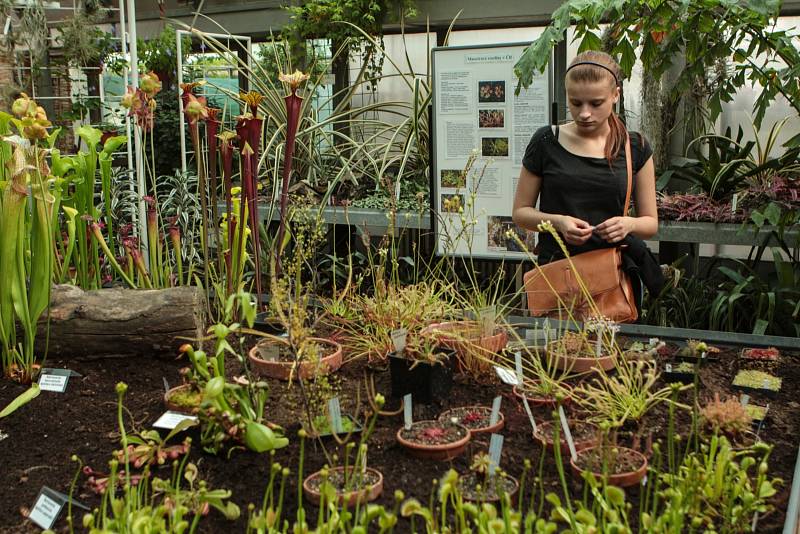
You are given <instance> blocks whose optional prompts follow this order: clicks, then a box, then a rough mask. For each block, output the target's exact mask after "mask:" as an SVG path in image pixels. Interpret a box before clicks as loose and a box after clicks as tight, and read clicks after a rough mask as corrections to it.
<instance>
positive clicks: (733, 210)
mask: <svg viewBox="0 0 800 534" xmlns="http://www.w3.org/2000/svg"><path fill="white" fill-rule="evenodd" d="M738 204H739V193H734V194H733V196H732V197H731V213H736V206H737V205H738ZM754 530H755V529H754Z"/></svg>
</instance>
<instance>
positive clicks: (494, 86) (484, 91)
mask: <svg viewBox="0 0 800 534" xmlns="http://www.w3.org/2000/svg"><path fill="white" fill-rule="evenodd" d="M505 101H506V82H505V80H497V81H479V82H478V102H481V103H484V102H505Z"/></svg>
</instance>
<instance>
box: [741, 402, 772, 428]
mask: <svg viewBox="0 0 800 534" xmlns="http://www.w3.org/2000/svg"><path fill="white" fill-rule="evenodd" d="M744 411H745V412H747V415H748V416H750V419H752V420H753V426H755V427H760V426H761V425H762V424H764V422H765V421H766V420H767V413H768V412H769V405H766V406H759V405H758V404H752V403H747V404H745V406H744Z"/></svg>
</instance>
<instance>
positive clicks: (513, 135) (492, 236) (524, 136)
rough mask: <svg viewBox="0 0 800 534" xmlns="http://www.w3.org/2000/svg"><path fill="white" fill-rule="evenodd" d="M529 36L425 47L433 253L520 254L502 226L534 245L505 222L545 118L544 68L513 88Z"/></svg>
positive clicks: (547, 86)
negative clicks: (525, 83)
mask: <svg viewBox="0 0 800 534" xmlns="http://www.w3.org/2000/svg"><path fill="white" fill-rule="evenodd" d="M528 44H529V43H514V44H504V45H487V46H468V47H467V46H460V47H440V48H434V49H433V50H432V51H431V54H432V67H433V135H432V143H433V165H432V166H433V180H432V181H433V188H432V191H433V199H432V202H431V205H432V206H434V217H433V221H434V222H433V227H434V232H435V233H436V252H437V254H439V255H444V254H446V255H456V256H467V255H469V256H473V257H477V258H488V259H501V258H508V259H523V258H525V257H526V254H525V253H524V251H523V249H522V248H521V247H520V245H519V243H518V242H517V241H516V240H515V239H513V238H510V237H508V231H509V230H510V231H513V232H515V233H516V234H517V235H518V236H519V237H520V240H521V241H522V242H524V243H526V244H527V246H528V248H529V249H530V250H531V251H532V250H533V242H534V241H533V232H526V231H524V230H522V229H521V228H518V227H517V226H516V225H515V224H514V223H513V222H512V220H511V208H512V205H513V202H514V192H515V190H516V188H517V179H518V178H519V171H520V168H521V166H522V157H523V156H524V155H525V148H526V147H527V146H528V142H529V141H530V139H531V136H532V135H533V133H534V132H535V131H536V130H537V129H538V128H540V127H542V126H545V125H548V124H550V106H551V102H552V98H551V94H552V84H551V78H552V77H551V76H550V71H549V70H548V71H547V72H545V73H544V74H541V75H538V76H535V77H534V78H533V83H532V84H531V86H530V87H529V88H528V89H522V90H521V91H520V94H519V95H515V94H514V91H515V88H516V87H517V78H516V76H514V64H515V63H516V62H517V60H518V59H519V58H520V56H521V55H522V52H523V50H525V47H526V46H528ZM467 169H468V170H467ZM465 171H466V172H465Z"/></svg>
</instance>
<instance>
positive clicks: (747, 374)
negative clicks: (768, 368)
mask: <svg viewBox="0 0 800 534" xmlns="http://www.w3.org/2000/svg"><path fill="white" fill-rule="evenodd" d="M781 383H782V379H781V378H780V377H777V376H773V375H771V374H769V373H765V372H764V371H757V370H755V369H743V370H741V371H739V372H738V373H736V376H735V377H734V378H733V387H734V388H735V389H738V390H740V391H744V392H745V393H763V394H765V395H768V396H771V397H774V396H776V395H777V394H778V393H779V392H780V390H781Z"/></svg>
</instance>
